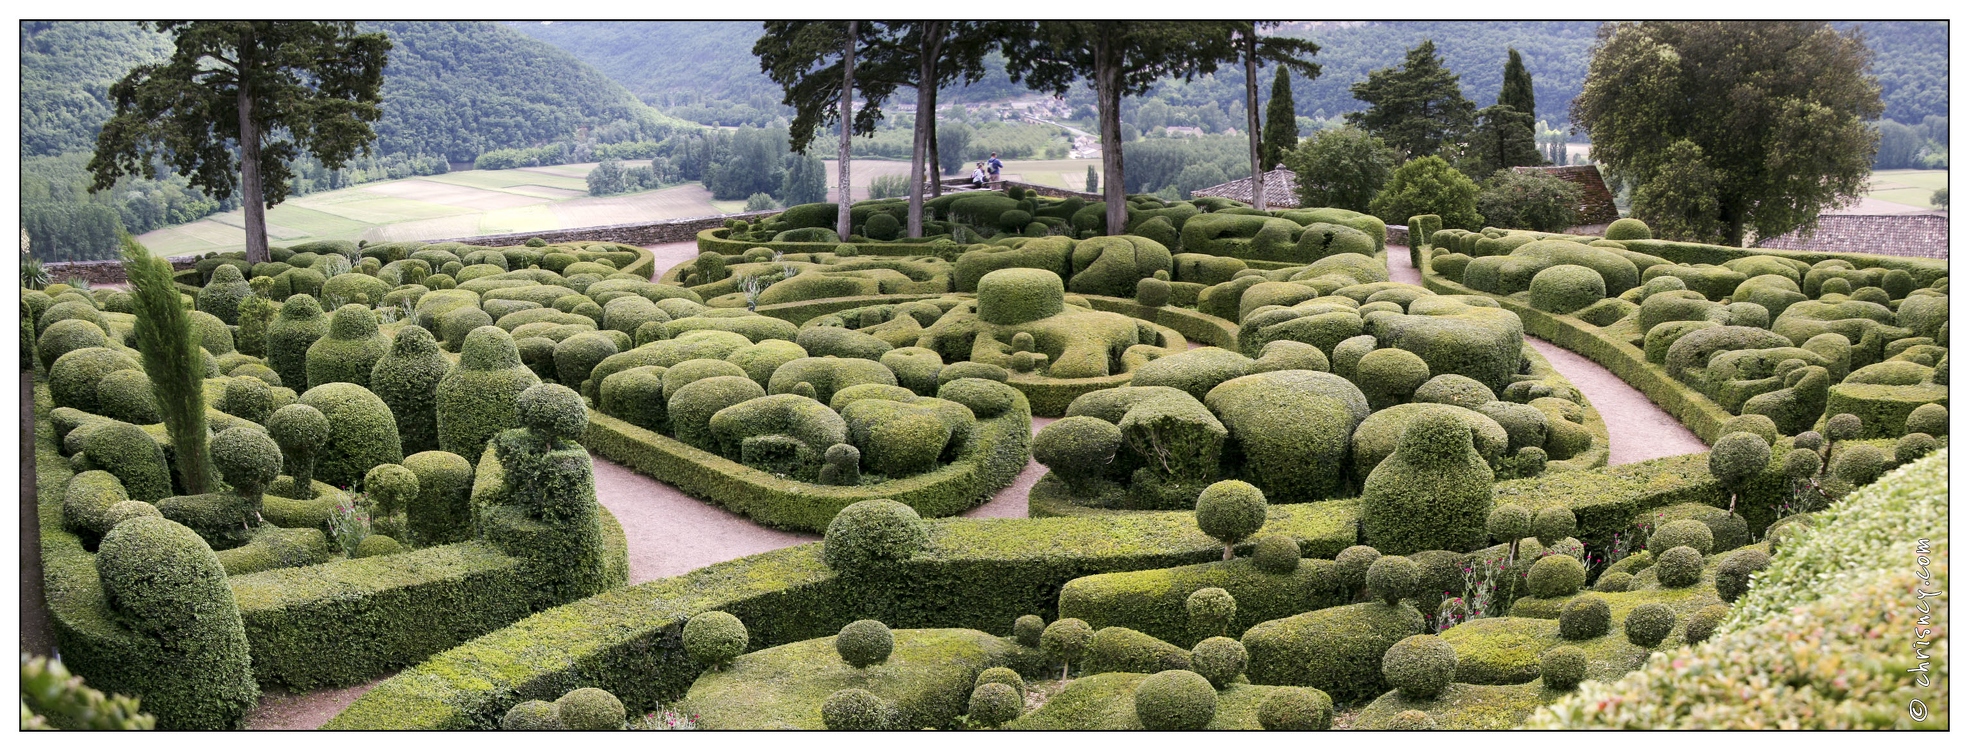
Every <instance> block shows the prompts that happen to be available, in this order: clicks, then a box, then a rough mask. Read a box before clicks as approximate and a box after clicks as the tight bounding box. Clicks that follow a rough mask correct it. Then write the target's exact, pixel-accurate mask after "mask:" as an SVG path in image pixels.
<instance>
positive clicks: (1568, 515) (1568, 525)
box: [1531, 506, 1578, 548]
mask: <svg viewBox="0 0 1969 751" xmlns="http://www.w3.org/2000/svg"><path fill="white" fill-rule="evenodd" d="M1577 527H1578V519H1577V518H1576V517H1575V516H1574V515H1573V512H1572V509H1569V508H1566V507H1564V506H1546V507H1545V508H1542V509H1539V510H1538V513H1537V514H1535V515H1533V517H1532V522H1531V535H1532V536H1533V537H1536V538H1538V544H1540V545H1544V546H1545V547H1548V548H1549V547H1552V546H1554V545H1557V544H1558V543H1559V541H1560V540H1564V539H1566V538H1568V537H1571V536H1572V535H1573V532H1574V531H1576V530H1577Z"/></svg>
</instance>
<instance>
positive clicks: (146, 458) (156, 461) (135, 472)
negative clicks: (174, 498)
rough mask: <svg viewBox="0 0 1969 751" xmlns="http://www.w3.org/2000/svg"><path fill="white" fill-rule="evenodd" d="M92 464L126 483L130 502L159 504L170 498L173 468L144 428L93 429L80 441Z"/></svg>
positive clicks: (107, 426)
mask: <svg viewBox="0 0 1969 751" xmlns="http://www.w3.org/2000/svg"><path fill="white" fill-rule="evenodd" d="M81 448H82V453H83V454H85V455H87V456H88V457H89V461H90V463H92V464H94V465H95V466H96V467H98V468H100V469H103V470H107V471H108V472H109V473H110V474H112V475H115V476H116V479H117V480H119V481H121V482H122V483H123V489H124V490H125V491H127V492H128V493H129V495H130V499H131V500H137V501H145V502H148V503H156V502H157V501H159V500H162V499H164V498H167V497H170V495H171V468H170V467H169V465H167V464H166V463H165V461H164V449H162V448H160V447H158V445H157V442H156V441H154V440H151V437H150V434H149V433H146V432H144V429H143V428H139V427H137V426H135V425H131V424H129V423H126V422H111V423H107V424H103V425H99V426H97V427H94V428H90V429H89V432H88V433H87V434H86V435H84V436H83V437H82V440H81Z"/></svg>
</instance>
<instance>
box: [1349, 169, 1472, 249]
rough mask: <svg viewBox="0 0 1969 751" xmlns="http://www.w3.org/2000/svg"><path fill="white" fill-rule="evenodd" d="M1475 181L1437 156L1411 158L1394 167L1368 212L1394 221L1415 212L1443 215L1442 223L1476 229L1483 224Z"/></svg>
mask: <svg viewBox="0 0 1969 751" xmlns="http://www.w3.org/2000/svg"><path fill="white" fill-rule="evenodd" d="M1478 192H1479V189H1478V187H1477V184H1476V183H1474V182H1471V180H1470V178H1468V177H1464V176H1463V173H1461V172H1457V171H1456V170H1455V169H1454V168H1452V167H1450V166H1449V163H1448V162H1445V161H1443V159H1442V158H1441V157H1438V156H1433V155H1431V156H1425V157H1422V158H1420V159H1412V160H1410V161H1409V162H1408V163H1406V164H1403V165H1402V166H1401V167H1399V168H1397V169H1396V170H1395V171H1394V173H1393V174H1392V175H1390V176H1389V178H1388V183H1387V185H1385V186H1383V187H1382V189H1381V192H1380V193H1378V194H1376V195H1375V196H1374V200H1373V201H1372V202H1371V203H1370V204H1369V206H1368V213H1370V214H1373V215H1375V216H1377V217H1380V218H1381V220H1382V221H1384V222H1387V223H1389V224H1394V223H1397V222H1400V221H1402V220H1403V219H1406V218H1408V217H1411V216H1415V215H1417V214H1435V215H1437V216H1440V217H1442V221H1443V226H1445V227H1456V228H1461V229H1467V230H1472V231H1474V230H1476V229H1477V228H1478V227H1481V226H1483V222H1484V219H1483V216H1482V215H1481V214H1478V213H1477V193H1478Z"/></svg>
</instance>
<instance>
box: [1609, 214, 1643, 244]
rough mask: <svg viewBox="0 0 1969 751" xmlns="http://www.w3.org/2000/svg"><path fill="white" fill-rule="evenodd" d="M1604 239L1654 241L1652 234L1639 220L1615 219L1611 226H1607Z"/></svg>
mask: <svg viewBox="0 0 1969 751" xmlns="http://www.w3.org/2000/svg"><path fill="white" fill-rule="evenodd" d="M1606 238H1607V239H1608V240H1652V239H1654V232H1653V231H1652V230H1650V229H1648V225H1647V223H1646V222H1643V221H1641V220H1639V219H1634V218H1627V219H1615V220H1614V222H1613V223H1612V224H1609V225H1607V234H1606Z"/></svg>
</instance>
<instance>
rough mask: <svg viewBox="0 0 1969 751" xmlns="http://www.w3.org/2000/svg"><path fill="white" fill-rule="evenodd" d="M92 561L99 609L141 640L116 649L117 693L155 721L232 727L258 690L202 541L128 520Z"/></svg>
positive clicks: (221, 576)
mask: <svg viewBox="0 0 1969 751" xmlns="http://www.w3.org/2000/svg"><path fill="white" fill-rule="evenodd" d="M137 435H138V436H139V437H140V438H141V437H142V436H143V434H142V433H141V432H139V433H138V434H137ZM146 440H147V439H146ZM95 568H96V575H97V577H98V579H99V581H100V582H101V586H102V600H101V606H102V607H105V608H107V610H108V611H109V614H111V615H113V616H114V617H115V618H116V620H117V622H118V623H119V624H121V625H122V627H125V628H128V629H131V630H133V631H135V632H136V636H137V638H139V639H141V644H142V647H140V648H139V647H137V646H136V645H134V644H133V645H131V646H129V647H125V648H124V649H122V650H119V651H118V653H119V654H121V656H122V662H121V664H119V666H118V667H120V668H122V669H123V670H124V671H125V672H124V673H123V675H124V679H123V681H122V685H123V687H124V689H123V690H128V691H130V692H131V693H132V694H135V695H138V696H141V697H143V708H144V711H146V712H149V713H151V714H152V715H155V716H156V717H157V721H158V722H157V724H158V727H160V728H173V729H192V728H203V729H211V728H232V727H238V726H239V725H240V723H242V722H243V721H244V720H245V717H246V713H247V712H248V711H250V710H251V709H252V708H253V706H254V705H255V704H256V703H257V702H256V700H257V699H258V698H259V688H258V686H256V685H255V683H254V680H253V668H252V658H251V656H250V655H249V654H248V647H247V640H246V628H245V624H244V622H243V621H242V620H241V618H240V614H239V606H238V604H237V602H236V600H235V599H234V597H233V593H232V590H231V588H229V587H228V586H227V585H226V571H225V567H224V566H222V565H220V563H219V558H218V556H216V555H214V554H213V553H212V549H211V547H209V546H207V545H206V543H205V540H204V539H202V538H200V537H199V536H198V533H196V532H193V531H192V530H191V529H189V528H187V527H185V526H183V525H180V524H178V523H177V522H173V521H170V520H167V519H162V518H155V517H139V518H135V519H128V520H125V521H124V522H123V523H121V524H118V525H116V526H115V527H114V528H112V529H110V530H109V532H108V533H107V534H104V535H103V539H102V543H101V545H100V546H99V547H98V548H97V550H96V556H95Z"/></svg>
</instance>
